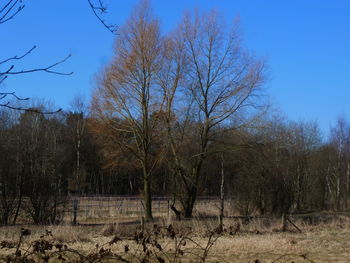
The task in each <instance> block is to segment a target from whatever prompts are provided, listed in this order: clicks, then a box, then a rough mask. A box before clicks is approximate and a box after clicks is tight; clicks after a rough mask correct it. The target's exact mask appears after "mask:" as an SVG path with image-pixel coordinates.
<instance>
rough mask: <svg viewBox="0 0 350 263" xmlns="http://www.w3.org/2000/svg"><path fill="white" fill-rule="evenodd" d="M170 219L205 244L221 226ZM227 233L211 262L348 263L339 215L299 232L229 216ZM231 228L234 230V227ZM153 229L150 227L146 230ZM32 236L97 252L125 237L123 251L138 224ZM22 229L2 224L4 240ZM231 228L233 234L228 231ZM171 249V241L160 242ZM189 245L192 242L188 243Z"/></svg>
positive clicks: (348, 224)
mask: <svg viewBox="0 0 350 263" xmlns="http://www.w3.org/2000/svg"><path fill="white" fill-rule="evenodd" d="M170 223H172V225H173V226H174V228H175V229H177V231H180V232H181V231H183V232H191V234H190V236H191V238H192V239H193V240H194V241H195V242H197V243H198V244H200V245H201V246H205V245H206V242H207V239H208V238H207V237H206V235H207V231H208V229H213V228H215V226H216V225H217V222H216V221H215V220H198V219H197V220H192V221H182V222H171V221H170V220H169V219H166V218H160V219H159V220H158V222H157V224H158V225H162V226H164V227H165V226H167V225H168V224H170ZM224 223H225V225H226V226H227V231H226V233H224V234H223V235H222V236H220V237H219V238H218V240H217V241H216V242H215V243H214V245H213V247H212V249H211V250H210V251H209V256H208V257H207V262H350V220H349V219H348V218H346V217H343V218H342V217H341V218H338V219H335V220H333V221H332V222H327V223H320V224H318V225H308V224H305V223H303V222H302V221H296V222H295V223H296V224H297V226H298V227H299V228H300V229H301V230H302V233H299V232H298V231H297V230H296V229H295V228H294V227H292V226H289V230H290V231H288V232H281V231H280V228H281V226H280V222H279V220H276V221H272V222H271V221H261V220H256V221H254V222H250V223H248V224H247V223H244V222H239V221H237V220H226V222H224ZM230 226H231V228H230ZM147 227H149V228H152V227H153V223H152V225H151V224H150V225H149V226H146V228H147ZM29 228H30V229H31V230H32V234H31V235H30V236H29V237H26V239H25V245H28V244H30V242H32V241H33V240H36V239H40V235H41V234H42V233H44V232H45V230H46V229H48V230H50V231H51V232H52V234H53V236H52V237H49V239H51V240H52V241H55V242H56V241H59V242H64V243H67V244H68V245H69V247H70V248H72V249H75V250H78V251H80V252H81V253H83V254H84V253H85V254H86V253H89V252H91V251H93V250H94V249H95V250H96V244H100V245H101V244H105V243H108V242H109V241H110V240H111V239H112V238H113V236H115V235H117V236H119V237H121V238H123V239H124V241H121V242H119V243H117V244H114V245H112V246H110V248H111V249H112V251H114V252H122V251H123V250H124V247H125V245H126V244H131V243H130V242H131V241H129V240H127V239H129V238H130V237H131V236H132V235H133V233H134V231H135V228H136V224H133V223H132V222H124V221H118V222H116V223H113V224H108V225H105V226H75V227H73V226H68V225H66V226H46V227H44V226H29ZM19 231H20V227H15V226H12V227H2V228H0V241H2V240H7V241H9V242H16V241H17V240H18V233H19ZM230 232H231V233H230ZM160 242H162V244H163V246H165V247H167V248H168V249H169V251H170V248H171V246H173V241H172V240H170V239H169V238H163V239H161V240H160ZM190 246H191V245H190ZM13 250H14V249H7V248H3V249H0V253H1V255H5V254H9V253H13ZM195 259H196V258H189V256H187V258H186V259H185V260H183V261H182V262H186V261H187V262H195Z"/></svg>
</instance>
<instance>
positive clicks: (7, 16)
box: [0, 0, 25, 25]
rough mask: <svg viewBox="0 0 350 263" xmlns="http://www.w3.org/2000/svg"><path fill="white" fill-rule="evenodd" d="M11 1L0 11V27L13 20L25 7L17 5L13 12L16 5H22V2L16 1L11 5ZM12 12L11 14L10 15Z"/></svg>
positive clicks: (20, 0)
mask: <svg viewBox="0 0 350 263" xmlns="http://www.w3.org/2000/svg"><path fill="white" fill-rule="evenodd" d="M12 2H13V0H10V1H8V2H7V4H5V5H4V6H3V7H2V8H1V10H0V16H1V17H0V25H1V24H3V23H5V22H7V21H9V20H11V19H13V18H14V17H15V16H16V15H17V14H18V13H19V12H20V11H22V10H23V8H24V7H25V5H19V6H18V8H17V9H16V10H15V11H13V9H14V8H15V7H16V5H17V4H18V3H22V0H16V1H15V2H14V3H13V4H12V5H11V3H12ZM12 11H13V13H11V12H12Z"/></svg>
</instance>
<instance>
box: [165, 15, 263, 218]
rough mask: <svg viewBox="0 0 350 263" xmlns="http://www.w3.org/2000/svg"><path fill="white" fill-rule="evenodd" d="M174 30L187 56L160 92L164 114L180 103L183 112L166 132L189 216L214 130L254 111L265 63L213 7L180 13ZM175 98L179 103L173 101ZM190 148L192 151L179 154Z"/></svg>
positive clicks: (234, 26)
mask: <svg viewBox="0 0 350 263" xmlns="http://www.w3.org/2000/svg"><path fill="white" fill-rule="evenodd" d="M179 33H180V36H181V37H180V38H181V43H183V45H180V46H179V47H180V48H181V50H182V49H183V51H181V52H184V53H185V57H186V58H185V60H186V69H185V70H183V73H182V76H181V79H182V80H181V82H182V83H181V84H182V85H181V86H180V85H177V84H175V86H174V87H166V88H165V89H164V90H165V94H166V99H167V103H168V112H169V111H170V112H171V114H173V112H174V111H176V109H179V107H182V113H183V116H182V117H181V118H180V119H179V118H177V119H176V118H174V119H173V122H172V123H171V125H169V129H170V132H169V133H168V135H169V136H170V139H169V141H170V143H171V148H172V151H171V152H172V155H173V160H174V164H175V166H176V167H174V170H175V172H176V173H177V178H178V180H179V181H180V182H181V184H182V188H183V193H182V194H181V195H182V196H181V202H182V206H183V209H184V215H185V216H186V217H191V216H192V211H193V206H194V203H195V200H196V196H197V190H198V185H199V181H200V174H201V168H202V165H203V162H204V160H205V159H206V157H207V156H208V155H209V154H210V152H211V150H210V145H211V141H212V140H213V139H214V137H217V136H218V134H217V132H218V131H220V133H222V132H227V131H229V130H230V129H232V127H233V126H232V122H233V121H234V122H235V123H239V124H240V125H242V124H243V123H244V120H243V119H242V118H241V117H242V116H243V115H242V113H243V111H244V110H247V111H246V113H247V112H249V111H250V112H251V111H252V110H253V109H256V107H257V105H258V104H257V101H256V100H254V99H256V98H257V96H258V94H259V93H258V91H259V90H260V87H261V84H262V83H263V81H264V74H263V73H264V68H265V67H264V63H262V62H261V61H258V60H256V59H255V58H254V57H252V56H250V55H248V54H247V53H246V52H245V51H244V49H243V48H242V47H241V45H240V41H239V32H238V24H237V23H235V24H234V25H233V29H232V30H231V31H230V32H228V31H227V30H226V29H225V26H224V24H223V23H221V22H220V19H219V15H218V14H217V13H216V12H215V11H212V12H210V13H208V14H204V15H202V16H201V15H199V14H195V15H194V16H191V15H189V14H188V15H185V17H184V19H183V22H182V24H181V25H180V28H179ZM178 53H179V51H178ZM169 91H171V92H169ZM176 96H177V97H178V98H180V101H181V102H179V103H178V102H176V101H175V100H174V99H173V98H174V97H176ZM184 104H185V105H184ZM169 116H170V115H169ZM218 127H220V129H217V128H218ZM236 128H237V126H236ZM189 146H190V149H191V151H190V152H187V153H186V154H184V150H185V149H189Z"/></svg>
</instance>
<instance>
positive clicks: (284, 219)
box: [282, 213, 287, 232]
mask: <svg viewBox="0 0 350 263" xmlns="http://www.w3.org/2000/svg"><path fill="white" fill-rule="evenodd" d="M282 231H283V232H286V231H287V220H286V215H285V214H284V213H283V214H282Z"/></svg>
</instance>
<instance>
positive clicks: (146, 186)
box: [143, 176, 153, 220]
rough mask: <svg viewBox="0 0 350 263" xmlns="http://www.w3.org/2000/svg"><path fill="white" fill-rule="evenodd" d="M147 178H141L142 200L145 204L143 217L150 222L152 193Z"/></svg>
mask: <svg viewBox="0 0 350 263" xmlns="http://www.w3.org/2000/svg"><path fill="white" fill-rule="evenodd" d="M150 181H151V180H150V178H149V176H147V177H144V178H143V195H144V196H143V198H144V202H145V217H146V219H147V220H152V219H153V217H152V193H151V183H150Z"/></svg>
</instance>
